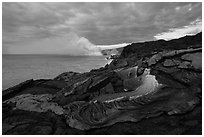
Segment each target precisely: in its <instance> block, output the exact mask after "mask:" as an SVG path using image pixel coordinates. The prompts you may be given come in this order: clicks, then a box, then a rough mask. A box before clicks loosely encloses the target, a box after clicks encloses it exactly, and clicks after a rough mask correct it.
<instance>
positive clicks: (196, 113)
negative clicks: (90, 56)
mask: <svg viewBox="0 0 204 137" xmlns="http://www.w3.org/2000/svg"><path fill="white" fill-rule="evenodd" d="M2 100H3V102H2V132H3V133H2V134H30V135H31V134H32V135H33V134H47V135H49V134H58V135H59V134H64V135H65V134H84V135H86V134H88V135H90V134H114V135H116V134H120V135H121V134H135V135H158V134H160V135H162V134H163V135H178V134H188V135H190V134H195V135H199V134H202V33H198V34H197V35H194V36H185V37H182V38H179V39H174V40H170V41H165V40H159V41H150V42H144V43H133V44H130V45H128V46H126V47H125V48H124V49H123V51H122V53H121V55H120V56H119V57H118V58H115V59H114V60H113V61H112V62H111V63H110V64H109V65H106V66H105V67H102V68H99V69H93V70H91V71H90V72H86V73H77V72H64V73H62V74H60V75H59V76H57V77H56V78H54V79H39V80H33V79H31V80H28V81H25V82H23V83H21V84H19V85H16V86H14V87H11V88H9V89H7V90H4V91H3V96H2Z"/></svg>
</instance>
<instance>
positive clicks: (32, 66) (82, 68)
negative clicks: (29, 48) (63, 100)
mask: <svg viewBox="0 0 204 137" xmlns="http://www.w3.org/2000/svg"><path fill="white" fill-rule="evenodd" d="M108 62H109V61H107V60H106V59H105V57H104V56H67V55H3V56H2V89H7V88H9V87H11V86H14V85H16V84H18V83H21V82H23V81H25V80H28V79H52V78H54V77H56V76H57V75H59V74H61V73H63V72H68V71H74V72H88V71H90V70H91V69H96V68H100V67H103V66H105V65H106V64H107V63H108Z"/></svg>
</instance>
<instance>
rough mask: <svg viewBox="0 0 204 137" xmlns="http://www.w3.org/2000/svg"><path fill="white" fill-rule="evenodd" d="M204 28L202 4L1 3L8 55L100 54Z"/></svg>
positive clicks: (176, 36)
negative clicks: (104, 48)
mask: <svg viewBox="0 0 204 137" xmlns="http://www.w3.org/2000/svg"><path fill="white" fill-rule="evenodd" d="M201 30H202V3H185V2H182V3H176V2H172V3H166V2H165V3H162V2H154V3H147V2H145V3H142V2H135V3H125V2H123V3H115V2H114V3H90V2H89V3H69V2H67V3H65V2H56V3H40V2H38V3H30V2H29V3H22V2H20V3H5V2H4V3H3V4H2V53H3V54H67V55H101V52H100V50H101V49H102V48H103V46H104V47H106V48H107V46H109V47H117V46H115V45H119V46H121V44H122V45H124V43H133V42H141V41H152V40H157V39H165V40H170V39H174V38H179V37H182V36H185V35H193V34H197V33H198V32H200V31H201ZM112 45H114V46H112ZM101 47H102V48H101Z"/></svg>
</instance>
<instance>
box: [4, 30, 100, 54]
mask: <svg viewBox="0 0 204 137" xmlns="http://www.w3.org/2000/svg"><path fill="white" fill-rule="evenodd" d="M3 46H5V47H6V51H7V53H8V54H66V55H74V56H78V55H90V56H101V55H102V54H101V52H100V48H98V47H97V46H96V45H94V44H92V43H91V42H90V41H89V40H88V39H86V38H84V37H79V36H78V35H77V34H75V33H69V34H66V35H59V36H57V37H52V38H46V39H40V40H32V41H26V42H16V43H15V44H6V45H3Z"/></svg>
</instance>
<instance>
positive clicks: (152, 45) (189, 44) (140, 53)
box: [119, 32, 202, 59]
mask: <svg viewBox="0 0 204 137" xmlns="http://www.w3.org/2000/svg"><path fill="white" fill-rule="evenodd" d="M195 47H202V32H200V33H198V34H196V35H194V36H185V37H182V38H178V39H173V40H169V41H165V40H157V41H147V42H142V43H132V44H130V45H128V46H126V47H125V48H124V49H123V51H122V53H121V55H120V57H119V59H123V58H130V57H133V56H134V57H137V58H141V57H145V56H147V55H151V54H153V53H154V52H160V51H164V50H178V49H184V48H195Z"/></svg>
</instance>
